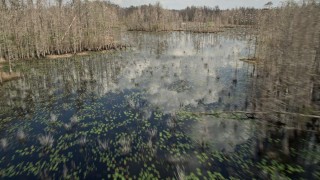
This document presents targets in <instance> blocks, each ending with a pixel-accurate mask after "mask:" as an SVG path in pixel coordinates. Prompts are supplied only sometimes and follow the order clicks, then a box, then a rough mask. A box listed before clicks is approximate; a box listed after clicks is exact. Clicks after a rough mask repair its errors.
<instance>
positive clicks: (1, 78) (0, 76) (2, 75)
mask: <svg viewBox="0 0 320 180" xmlns="http://www.w3.org/2000/svg"><path fill="white" fill-rule="evenodd" d="M20 77H21V73H20V72H11V73H7V72H0V82H5V81H11V80H14V79H18V78H20Z"/></svg>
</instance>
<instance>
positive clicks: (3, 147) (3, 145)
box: [0, 138, 9, 150]
mask: <svg viewBox="0 0 320 180" xmlns="http://www.w3.org/2000/svg"><path fill="white" fill-rule="evenodd" d="M0 143H1V148H2V149H4V150H6V149H7V147H8V145H9V144H8V140H7V139H6V138H2V139H1V140H0Z"/></svg>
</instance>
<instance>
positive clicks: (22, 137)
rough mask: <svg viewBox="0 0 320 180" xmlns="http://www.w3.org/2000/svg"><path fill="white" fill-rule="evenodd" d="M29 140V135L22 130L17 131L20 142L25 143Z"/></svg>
mask: <svg viewBox="0 0 320 180" xmlns="http://www.w3.org/2000/svg"><path fill="white" fill-rule="evenodd" d="M26 138H27V135H26V133H25V132H24V131H23V130H22V129H19V130H18V131H17V139H18V140H19V141H20V142H23V141H25V140H26Z"/></svg>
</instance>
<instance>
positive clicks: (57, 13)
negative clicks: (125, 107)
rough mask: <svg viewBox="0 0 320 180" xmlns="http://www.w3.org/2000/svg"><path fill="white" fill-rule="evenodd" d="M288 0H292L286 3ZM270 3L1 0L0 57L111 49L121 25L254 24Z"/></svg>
mask: <svg viewBox="0 0 320 180" xmlns="http://www.w3.org/2000/svg"><path fill="white" fill-rule="evenodd" d="M311 3H315V1H312V2H311ZM290 4H294V3H293V2H288V3H287V5H290ZM271 6H272V3H267V4H266V5H265V9H255V8H235V9H228V10H221V9H220V8H219V7H218V6H216V7H206V6H204V7H196V6H191V7H187V8H185V9H182V10H169V9H165V8H163V7H162V5H161V4H160V3H159V2H158V3H155V4H153V5H152V4H149V5H142V6H135V7H133V6H132V7H128V8H121V7H120V6H119V5H116V4H114V3H111V2H110V1H88V0H84V1H82V0H72V1H68V2H63V1H62V0H56V1H51V0H1V1H0V16H1V19H0V23H1V26H0V58H1V59H6V60H14V59H28V58H42V57H45V56H47V55H59V54H65V53H77V52H82V51H92V50H94V51H99V50H104V49H112V48H116V42H118V41H119V39H118V38H117V37H118V36H119V32H120V30H121V29H122V30H139V31H191V32H220V31H222V30H223V28H234V27H238V26H249V27H254V26H255V27H257V26H259V19H261V18H262V16H268V14H272V13H273V12H276V11H279V10H280V9H281V8H278V7H277V8H271ZM297 6H298V5H297ZM120 43H121V42H120Z"/></svg>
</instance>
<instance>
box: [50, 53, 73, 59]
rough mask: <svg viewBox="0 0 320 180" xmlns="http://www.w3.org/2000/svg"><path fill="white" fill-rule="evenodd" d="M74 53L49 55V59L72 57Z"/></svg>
mask: <svg viewBox="0 0 320 180" xmlns="http://www.w3.org/2000/svg"><path fill="white" fill-rule="evenodd" d="M72 56H73V54H61V55H47V56H46V58H47V59H62V58H70V57H72Z"/></svg>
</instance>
